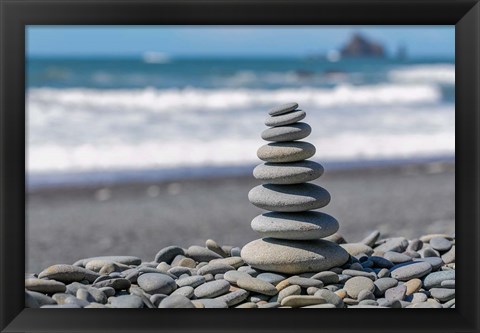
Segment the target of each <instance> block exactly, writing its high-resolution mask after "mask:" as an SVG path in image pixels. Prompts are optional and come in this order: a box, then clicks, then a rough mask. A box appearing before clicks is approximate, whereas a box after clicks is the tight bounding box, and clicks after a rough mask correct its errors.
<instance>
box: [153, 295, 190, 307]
mask: <svg viewBox="0 0 480 333" xmlns="http://www.w3.org/2000/svg"><path fill="white" fill-rule="evenodd" d="M158 307H159V308H160V309H193V308H195V305H193V303H192V301H190V299H188V298H187V297H185V296H183V295H176V294H175V295H170V296H168V297H165V298H164V299H163V300H162V301H161V302H160V305H159V306H158Z"/></svg>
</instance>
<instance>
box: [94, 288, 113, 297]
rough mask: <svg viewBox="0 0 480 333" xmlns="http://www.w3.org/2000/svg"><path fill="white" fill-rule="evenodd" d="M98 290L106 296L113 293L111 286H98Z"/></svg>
mask: <svg viewBox="0 0 480 333" xmlns="http://www.w3.org/2000/svg"><path fill="white" fill-rule="evenodd" d="M98 290H99V291H101V292H102V293H104V294H105V296H107V297H110V296H113V295H115V289H114V288H112V287H102V288H98Z"/></svg>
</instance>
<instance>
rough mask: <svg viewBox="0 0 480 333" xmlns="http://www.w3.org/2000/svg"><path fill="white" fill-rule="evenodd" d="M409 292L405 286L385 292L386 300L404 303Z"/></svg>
mask: <svg viewBox="0 0 480 333" xmlns="http://www.w3.org/2000/svg"><path fill="white" fill-rule="evenodd" d="M406 292H407V287H406V286H405V285H403V284H402V285H399V286H396V287H393V288H390V289H387V290H386V291H385V298H386V299H387V300H388V301H403V299H404V298H405V294H406Z"/></svg>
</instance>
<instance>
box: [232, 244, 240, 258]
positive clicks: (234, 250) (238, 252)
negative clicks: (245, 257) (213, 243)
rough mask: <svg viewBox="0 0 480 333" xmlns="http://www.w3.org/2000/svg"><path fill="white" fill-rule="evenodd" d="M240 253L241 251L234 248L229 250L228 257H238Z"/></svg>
mask: <svg viewBox="0 0 480 333" xmlns="http://www.w3.org/2000/svg"><path fill="white" fill-rule="evenodd" d="M240 252H242V249H241V248H239V247H238V246H236V247H233V248H232V249H231V250H230V255H231V256H232V257H240Z"/></svg>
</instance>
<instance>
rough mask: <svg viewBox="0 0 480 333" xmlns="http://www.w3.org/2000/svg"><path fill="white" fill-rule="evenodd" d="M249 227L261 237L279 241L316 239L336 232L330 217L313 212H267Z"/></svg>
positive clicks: (333, 220)
mask: <svg viewBox="0 0 480 333" xmlns="http://www.w3.org/2000/svg"><path fill="white" fill-rule="evenodd" d="M251 227H252V229H253V230H254V231H256V232H258V233H260V234H262V236H263V237H272V238H279V239H297V240H307V239H318V238H323V237H326V236H330V235H332V234H334V233H335V232H337V230H338V228H339V225H338V222H337V220H336V219H335V218H333V217H332V216H330V215H328V214H325V213H321V212H315V211H307V212H299V213H282V212H268V213H265V214H262V215H258V216H257V217H255V218H254V219H253V220H252V223H251Z"/></svg>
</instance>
